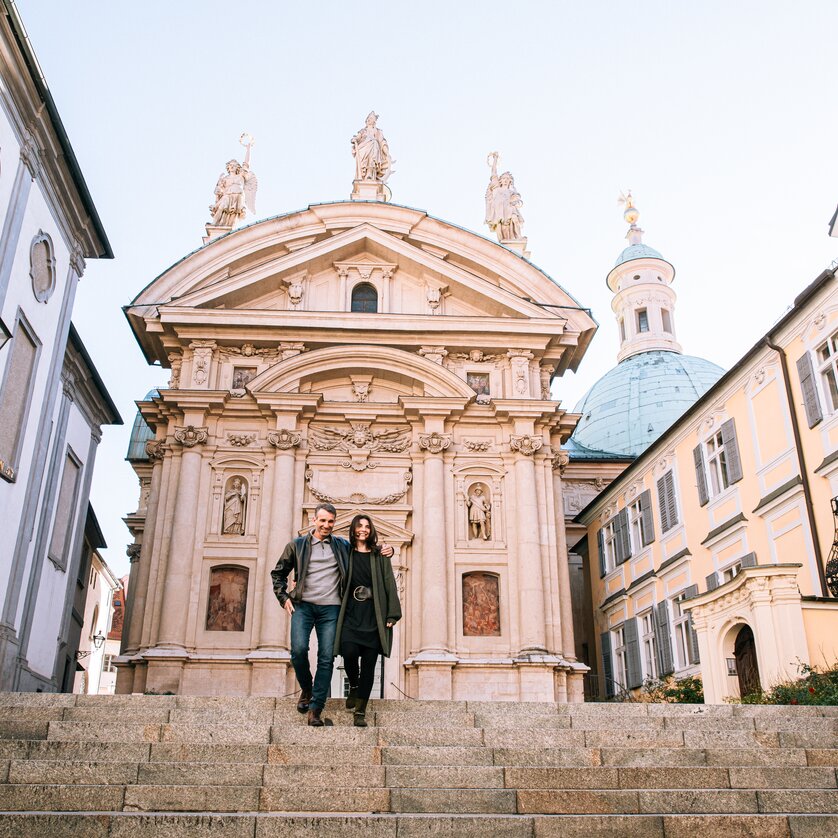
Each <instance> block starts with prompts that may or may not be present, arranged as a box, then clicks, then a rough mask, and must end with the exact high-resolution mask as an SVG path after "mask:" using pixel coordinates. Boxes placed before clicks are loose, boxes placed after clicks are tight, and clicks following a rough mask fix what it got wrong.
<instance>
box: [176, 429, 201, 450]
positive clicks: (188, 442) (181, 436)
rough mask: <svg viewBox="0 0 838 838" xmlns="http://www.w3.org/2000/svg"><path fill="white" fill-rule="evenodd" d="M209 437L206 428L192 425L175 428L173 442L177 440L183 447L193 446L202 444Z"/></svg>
mask: <svg viewBox="0 0 838 838" xmlns="http://www.w3.org/2000/svg"><path fill="white" fill-rule="evenodd" d="M208 438H209V432H208V428H206V427H203V428H196V427H195V426H194V425H186V426H185V427H176V428H175V442H179V443H180V444H181V445H182V446H183V447H184V448H194V447H195V446H196V445H203V444H204V443H205V442H206V441H207V439H208Z"/></svg>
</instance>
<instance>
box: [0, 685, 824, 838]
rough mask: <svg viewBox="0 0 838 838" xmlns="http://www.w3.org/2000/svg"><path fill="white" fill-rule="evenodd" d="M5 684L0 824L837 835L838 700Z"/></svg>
mask: <svg viewBox="0 0 838 838" xmlns="http://www.w3.org/2000/svg"><path fill="white" fill-rule="evenodd" d="M325 715H326V716H328V717H330V718H331V719H333V721H334V726H333V727H327V728H309V727H306V726H305V724H304V717H302V716H301V715H299V714H298V713H297V712H296V710H295V709H294V704H293V702H291V701H290V700H275V699H273V698H224V697H217V698H216V697H194V696H189V697H187V696H141V695H135V696H76V695H48V694H31V693H30V694H14V693H3V694H0V838H4V836H14V838H28V836H38V838H41V837H42V836H45V837H46V838H65V836H73V838H76V836H84V838H105V836H108V838H128V836H130V838H146V836H158V835H159V836H170V837H171V838H181V836H202V838H203V836H209V838H245V836H246V837H247V838H286V836H294V838H300V837H301V836H312V838H313V836H317V838H338V836H339V837H340V838H351V836H355V835H358V836H360V835H363V836H365V838H415V837H416V836H450V838H460V836H491V838H494V836H498V837H499V838H552V836H562V838H573V837H574V836H582V835H584V836H586V837H589V836H594V838H597V837H598V836H611V838H616V837H617V836H659V837H660V838H682V836H683V837H684V838H686V836H689V838H714V836H724V838H736V836H754V837H755V838H757V836H758V838H780V836H794V838H804V836H813V837H814V836H817V837H818V838H827V836H838V785H837V784H836V766H838V708H812V707H744V706H708V707H705V706H675V705H645V704H622V705H605V704H583V705H570V706H568V705H559V706H557V705H555V704H509V703H492V702H479V701H478V702H473V701H469V702H464V701H446V702H442V701H439V702H435V701H408V700H405V701H375V702H371V704H370V710H369V711H368V715H367V718H368V720H369V722H370V727H368V728H366V729H362V728H355V727H352V726H351V716H350V714H349V713H348V712H347V711H346V710H344V709H342V702H337V701H330V703H329V706H328V707H327V710H326V714H325Z"/></svg>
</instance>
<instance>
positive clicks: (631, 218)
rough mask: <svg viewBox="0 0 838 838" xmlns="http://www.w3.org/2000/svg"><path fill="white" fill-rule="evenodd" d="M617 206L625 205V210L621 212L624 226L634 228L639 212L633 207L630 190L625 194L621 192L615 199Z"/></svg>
mask: <svg viewBox="0 0 838 838" xmlns="http://www.w3.org/2000/svg"><path fill="white" fill-rule="evenodd" d="M617 203H618V204H625V205H626V209H625V212H623V218H625V220H626V224H629V225H630V226H632V227H634V226H635V224H637V219H638V218H640V211H639V210H638V209H637V208H636V207H635V206H634V198H633V197H632V195H631V189H629V190H628V191H626V192H621V193H620V197H619V198H617Z"/></svg>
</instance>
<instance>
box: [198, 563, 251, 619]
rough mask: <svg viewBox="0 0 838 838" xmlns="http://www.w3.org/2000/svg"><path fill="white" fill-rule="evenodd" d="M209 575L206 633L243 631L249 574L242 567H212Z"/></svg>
mask: <svg viewBox="0 0 838 838" xmlns="http://www.w3.org/2000/svg"><path fill="white" fill-rule="evenodd" d="M209 574H210V576H209V596H208V598H207V618H206V624H205V629H206V631H244V624H245V618H246V616H247V586H248V578H249V576H250V572H249V571H248V570H247V568H244V567H213V568H210V572H209Z"/></svg>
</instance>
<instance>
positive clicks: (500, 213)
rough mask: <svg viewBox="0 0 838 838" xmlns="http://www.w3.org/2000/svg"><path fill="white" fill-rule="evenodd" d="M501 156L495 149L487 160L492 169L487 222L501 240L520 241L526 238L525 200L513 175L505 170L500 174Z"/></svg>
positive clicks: (488, 188) (488, 192) (488, 189)
mask: <svg viewBox="0 0 838 838" xmlns="http://www.w3.org/2000/svg"><path fill="white" fill-rule="evenodd" d="M499 156H500V155H499V154H498V153H497V152H496V151H493V152H492V153H491V154H490V155H489V157H488V158H487V160H486V162H487V163H488V164H489V166H491V169H492V175H491V177H490V178H489V186H488V187H487V188H486V224H488V225H489V229H490V230H491V231H492V232H493V233H497V237H498V241H499V242H504V241H520V240H521V239H523V238H524V217H523V216H522V215H521V211H520V208H521V207H522V206H523V205H524V202H523V200H522V199H521V195H520V193H519V192H518V190H517V189H516V188H515V180H514V178H513V177H512V175H511V174H510V173H509V172H504V173H503V174H502V175H500V176H498V157H499Z"/></svg>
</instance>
